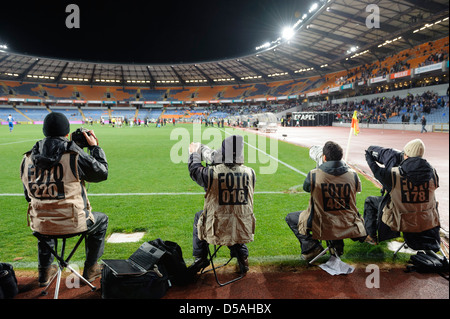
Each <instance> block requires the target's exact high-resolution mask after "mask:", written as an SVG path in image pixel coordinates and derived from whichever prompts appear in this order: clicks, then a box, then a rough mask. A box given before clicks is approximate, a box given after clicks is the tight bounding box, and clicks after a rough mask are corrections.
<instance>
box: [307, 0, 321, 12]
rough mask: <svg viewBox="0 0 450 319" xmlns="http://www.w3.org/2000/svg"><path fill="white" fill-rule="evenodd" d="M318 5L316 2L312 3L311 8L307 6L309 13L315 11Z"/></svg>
mask: <svg viewBox="0 0 450 319" xmlns="http://www.w3.org/2000/svg"><path fill="white" fill-rule="evenodd" d="M318 7H319V5H318V4H317V2H315V3H313V5H312V6H311V8H309V13H311V12H313V11H316V10H317V8H318Z"/></svg>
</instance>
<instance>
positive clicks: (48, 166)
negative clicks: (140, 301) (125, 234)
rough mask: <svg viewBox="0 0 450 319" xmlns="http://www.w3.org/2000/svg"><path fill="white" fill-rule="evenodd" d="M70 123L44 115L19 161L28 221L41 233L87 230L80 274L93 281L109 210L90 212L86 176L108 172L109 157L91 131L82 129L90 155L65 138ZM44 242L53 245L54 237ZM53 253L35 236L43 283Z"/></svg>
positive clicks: (57, 115)
mask: <svg viewBox="0 0 450 319" xmlns="http://www.w3.org/2000/svg"><path fill="white" fill-rule="evenodd" d="M69 132H70V124H69V121H68V120H67V118H66V116H65V115H64V114H62V113H57V112H52V113H50V114H48V115H47V116H46V117H45V119H44V125H43V133H44V135H45V138H44V139H43V140H40V141H38V142H37V143H36V144H35V145H34V146H33V148H32V149H31V150H30V151H28V152H27V153H25V155H24V157H23V160H22V164H21V167H20V173H21V178H22V182H23V186H24V193H25V198H26V200H27V201H28V224H29V226H30V228H31V229H32V230H33V231H36V232H39V233H41V234H44V235H65V234H76V233H80V232H84V231H87V237H86V240H85V245H86V261H85V264H84V271H83V277H84V278H86V279H87V280H88V281H90V282H91V281H93V280H94V279H96V278H98V277H99V276H100V275H101V267H100V265H99V264H98V263H97V261H98V259H99V258H100V257H101V256H102V254H103V250H104V245H105V243H104V240H105V234H106V230H107V227H108V216H106V215H105V214H103V213H99V212H93V211H92V209H91V205H90V203H89V199H88V197H87V191H86V187H85V181H87V182H101V181H104V180H106V179H107V177H108V163H107V161H106V156H105V153H104V151H103V150H102V149H101V148H100V147H99V146H98V140H97V138H96V136H95V134H94V132H93V131H86V132H82V134H83V135H84V138H85V140H84V141H83V142H84V144H85V145H87V148H88V149H89V152H90V155H89V154H87V153H85V152H84V151H83V149H82V148H80V147H79V146H78V145H77V144H76V143H75V142H74V141H69V140H68V138H67V137H68V134H69ZM47 243H48V245H49V246H50V247H54V241H53V240H49V241H48V242H47ZM53 260H54V257H53V255H52V254H51V253H50V251H48V249H46V248H45V245H43V244H42V243H41V242H38V270H39V279H38V280H39V285H40V286H46V285H47V283H48V282H49V280H50V279H51V278H52V275H53V274H54V273H55V272H56V271H57V266H56V265H52V262H53Z"/></svg>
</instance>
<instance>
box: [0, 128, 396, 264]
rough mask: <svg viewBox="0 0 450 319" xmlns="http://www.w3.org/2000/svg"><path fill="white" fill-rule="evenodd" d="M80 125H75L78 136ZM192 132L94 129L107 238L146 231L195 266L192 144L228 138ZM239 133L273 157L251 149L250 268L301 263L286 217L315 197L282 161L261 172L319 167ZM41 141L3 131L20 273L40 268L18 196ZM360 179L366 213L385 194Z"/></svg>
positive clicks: (0, 228) (4, 218)
mask: <svg viewBox="0 0 450 319" xmlns="http://www.w3.org/2000/svg"><path fill="white" fill-rule="evenodd" d="M77 127H79V126H76V125H72V126H71V131H74V130H75V129H76V128H77ZM193 127H194V126H193V125H192V124H184V125H176V126H173V125H167V126H165V127H161V128H157V127H155V126H154V125H151V126H150V127H143V126H142V127H132V128H130V127H122V128H117V127H116V128H113V127H109V126H100V125H94V126H93V127H89V128H92V129H94V131H95V134H96V135H97V137H98V139H99V143H100V146H101V147H102V148H103V149H104V151H105V153H106V156H107V159H108V164H109V177H108V180H107V181H105V182H102V183H90V184H88V185H87V187H88V194H89V195H90V196H89V199H90V201H91V204H92V207H93V210H95V211H100V212H104V213H106V214H107V215H108V216H109V227H108V235H110V234H112V233H113V232H124V233H130V232H135V231H144V232H145V236H144V238H143V239H142V242H143V241H149V240H153V239H155V238H162V239H163V240H170V241H174V242H177V243H178V244H179V245H180V246H181V248H182V250H183V256H184V258H185V260H186V263H187V264H188V265H189V264H190V263H191V262H192V226H193V218H194V214H195V212H197V211H199V210H201V209H202V207H203V201H204V197H203V189H202V188H201V187H200V186H198V185H197V184H196V183H195V182H193V181H192V180H191V178H190V177H189V172H188V168H187V156H188V155H187V152H188V149H187V146H188V144H189V142H192V141H195V142H200V140H198V139H199V138H200V137H203V139H202V141H201V142H203V143H204V144H209V145H213V146H214V145H216V146H217V140H215V139H214V137H216V139H219V136H220V139H222V138H223V137H225V135H226V133H225V131H224V130H223V129H221V130H219V129H217V128H214V131H213V130H211V129H210V130H209V131H208V130H206V128H205V127H204V126H202V127H201V132H200V133H201V134H198V129H197V130H194V129H193ZM234 132H237V133H239V134H244V135H245V136H246V137H245V140H246V141H248V142H249V143H253V144H254V143H255V141H256V147H257V148H259V149H263V150H265V152H266V154H264V153H261V152H259V151H258V152H256V151H255V150H254V149H253V148H252V149H250V148H249V147H247V146H246V155H247V157H250V156H253V158H254V160H252V162H251V163H248V164H247V165H248V166H250V167H252V168H253V169H254V170H255V172H256V174H257V181H256V189H255V192H256V194H255V196H254V213H255V216H256V219H257V221H256V222H257V224H256V233H255V240H254V242H252V243H250V244H248V247H249V251H250V258H249V259H250V263H254V264H255V263H281V264H283V263H295V264H299V255H300V245H299V243H298V241H297V239H296V238H295V236H294V234H293V233H292V232H291V230H290V229H289V227H288V226H287V224H286V222H285V220H284V218H285V217H286V215H287V214H288V213H290V212H293V211H297V210H303V209H306V207H307V205H308V200H309V194H308V193H304V192H303V189H302V187H301V186H302V185H303V181H304V178H305V176H304V175H303V174H300V173H298V172H296V171H295V170H293V169H292V168H289V167H287V166H285V165H283V164H281V163H277V167H276V171H275V172H274V173H272V174H262V173H261V172H262V171H264V168H266V169H267V168H268V167H269V165H270V164H271V163H272V164H274V163H275V162H274V160H273V159H272V162H270V158H269V157H268V156H267V153H268V154H271V155H273V154H275V155H276V156H275V157H276V158H278V159H279V160H280V161H282V162H284V163H287V164H289V165H291V166H292V167H294V168H295V169H297V170H299V171H301V172H304V173H307V172H308V171H309V170H311V169H312V168H314V167H315V163H314V162H313V161H312V160H311V159H310V158H309V155H308V154H309V153H308V152H309V150H308V149H307V148H302V147H299V146H296V145H292V144H289V143H286V142H283V141H276V142H274V141H273V140H272V141H271V140H270V139H266V138H263V137H259V138H255V136H254V135H253V134H251V133H244V132H242V131H239V130H236V131H234ZM183 134H184V135H183ZM42 138H43V135H42V126H41V125H16V126H15V127H14V130H13V132H12V133H9V130H8V127H7V126H6V125H4V126H0V194H2V195H1V196H0V216H1V222H0V261H1V262H9V263H12V264H13V265H15V266H16V267H18V268H32V267H35V266H36V262H37V244H36V238H35V237H34V236H32V234H31V230H30V229H29V227H28V226H27V216H26V209H27V202H26V200H25V198H24V197H23V196H17V195H15V194H23V187H22V183H21V180H20V170H19V167H20V163H21V160H22V156H23V153H24V152H26V151H28V150H29V149H31V147H32V146H33V145H34V143H35V142H36V141H37V140H39V139H42ZM214 141H215V142H216V143H215V144H214V143H213V142H214ZM252 141H253V142H252ZM219 142H220V141H219ZM183 143H184V144H183ZM219 145H220V144H219ZM182 146H183V147H182ZM275 152H276V153H277V154H276V153H275ZM255 153H256V158H255ZM180 159H181V160H182V161H181V162H179V161H180ZM360 178H361V181H362V187H363V191H362V193H360V194H358V196H357V204H358V208H359V210H360V212H361V213H362V212H363V207H364V199H365V198H366V197H367V196H371V195H378V194H379V189H378V188H377V187H376V186H374V185H373V183H372V182H370V181H368V180H366V179H365V178H364V177H363V176H360ZM5 194H9V195H7V196H5ZM97 194H106V195H101V196H99V195H97ZM137 194H140V195H137ZM95 195H97V196H95ZM140 244H141V243H107V244H106V246H105V253H104V255H103V258H117V259H126V258H128V257H129V256H130V255H131V254H132V253H133V252H134V251H135V250H136V249H137V248H138V247H139V245H140ZM391 256H392V253H391V252H389V251H388V250H387V248H386V245H385V244H382V245H378V246H370V245H368V244H365V243H359V242H353V241H351V240H345V253H344V256H343V258H342V259H343V260H348V261H351V262H353V261H366V260H372V261H373V260H384V259H391V258H390V257H391ZM72 260H73V261H74V262H77V263H81V262H82V261H83V260H84V249H78V252H77V253H76V255H75V256H74V257H73V259H72Z"/></svg>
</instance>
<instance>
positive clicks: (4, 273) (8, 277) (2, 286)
mask: <svg viewBox="0 0 450 319" xmlns="http://www.w3.org/2000/svg"><path fill="white" fill-rule="evenodd" d="M18 292H19V289H18V286H17V278H16V274H15V272H14V269H13V266H12V265H10V264H6V263H0V299H12V298H14V297H15V296H16V295H17V294H18Z"/></svg>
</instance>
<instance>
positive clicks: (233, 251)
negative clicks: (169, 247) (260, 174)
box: [188, 135, 256, 273]
mask: <svg viewBox="0 0 450 319" xmlns="http://www.w3.org/2000/svg"><path fill="white" fill-rule="evenodd" d="M189 152H190V156H189V163H188V167H189V173H190V176H191V178H192V179H193V180H194V181H195V182H196V183H197V184H198V185H200V186H202V187H203V188H204V189H205V191H206V194H205V203H204V207H203V210H201V211H199V212H197V213H196V215H195V218H194V231H193V255H194V257H195V261H194V263H193V264H192V265H191V266H190V271H191V272H192V273H197V272H198V271H200V270H201V269H203V268H205V267H207V266H208V265H209V260H208V259H207V254H208V249H209V248H208V244H212V245H223V246H228V247H229V249H230V255H231V256H232V257H236V258H237V260H238V265H239V271H240V272H241V273H246V272H247V271H248V248H247V246H246V245H245V244H246V243H249V242H252V241H253V238H254V232H255V217H254V215H253V193H254V188H255V181H256V176H255V172H254V171H253V169H251V168H249V167H247V166H245V165H243V164H244V139H243V137H242V136H240V135H233V136H230V137H228V138H226V139H225V140H224V141H223V142H222V148H221V150H220V151H214V150H211V149H209V148H208V147H207V146H205V145H201V144H199V143H192V144H191V145H190V146H189ZM205 154H206V156H207V157H209V162H210V165H208V166H207V167H205V166H203V165H202V155H203V156H205Z"/></svg>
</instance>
